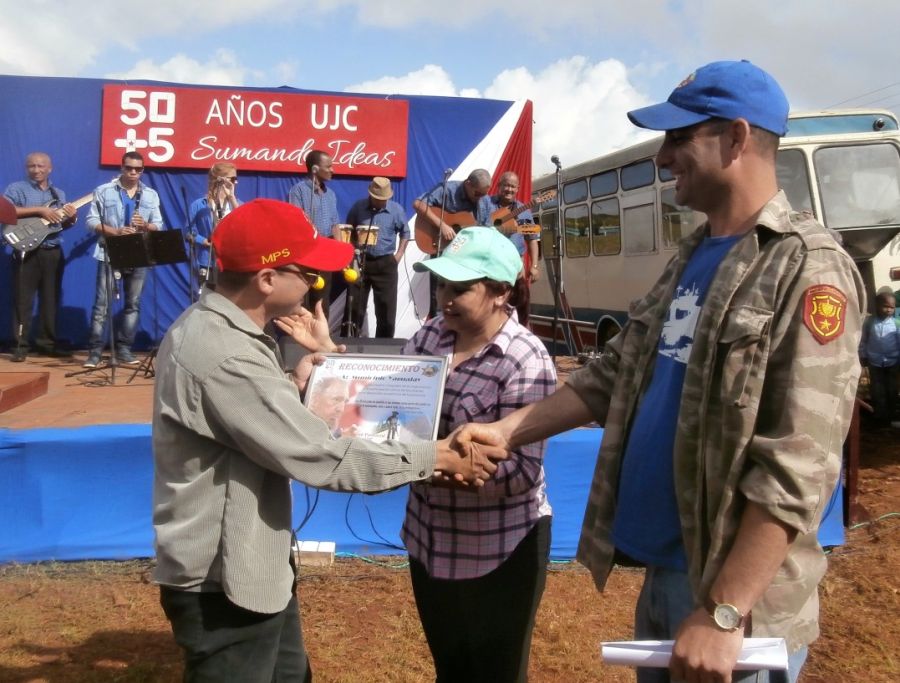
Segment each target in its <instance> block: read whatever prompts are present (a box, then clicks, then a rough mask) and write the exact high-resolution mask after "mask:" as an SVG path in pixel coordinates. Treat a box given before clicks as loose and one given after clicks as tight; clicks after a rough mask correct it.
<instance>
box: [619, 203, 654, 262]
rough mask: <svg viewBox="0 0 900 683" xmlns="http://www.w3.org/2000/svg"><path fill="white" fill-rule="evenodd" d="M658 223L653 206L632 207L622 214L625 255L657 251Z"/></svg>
mask: <svg viewBox="0 0 900 683" xmlns="http://www.w3.org/2000/svg"><path fill="white" fill-rule="evenodd" d="M655 227H656V222H655V221H654V220H653V204H642V205H641V206H630V207H628V208H627V209H625V211H623V212H622V231H623V232H624V234H625V255H626V256H637V255H639V254H652V253H653V252H655V251H656V230H655Z"/></svg>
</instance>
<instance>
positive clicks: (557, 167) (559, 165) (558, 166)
mask: <svg viewBox="0 0 900 683" xmlns="http://www.w3.org/2000/svg"><path fill="white" fill-rule="evenodd" d="M550 161H551V162H553V165H554V166H556V170H557V171H558V170H559V169H560V168H562V164H560V163H559V157H558V156H556V155H555V154H554V155H553V156H552V157H550Z"/></svg>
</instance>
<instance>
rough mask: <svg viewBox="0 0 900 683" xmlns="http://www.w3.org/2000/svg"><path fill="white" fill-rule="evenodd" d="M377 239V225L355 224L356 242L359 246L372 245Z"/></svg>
mask: <svg viewBox="0 0 900 683" xmlns="http://www.w3.org/2000/svg"><path fill="white" fill-rule="evenodd" d="M377 241H378V226H377V225H357V226H356V243H357V244H358V245H359V246H361V247H374V246H375V243H376V242H377Z"/></svg>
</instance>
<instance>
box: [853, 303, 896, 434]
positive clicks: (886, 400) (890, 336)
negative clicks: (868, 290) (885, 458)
mask: <svg viewBox="0 0 900 683" xmlns="http://www.w3.org/2000/svg"><path fill="white" fill-rule="evenodd" d="M859 361H860V363H862V366H863V367H864V368H868V370H869V395H870V397H871V400H872V408H873V409H874V411H875V420H876V421H877V423H878V424H879V425H880V426H883V427H887V426H888V425H890V426H893V427H897V428H900V422H894V421H893V419H894V409H895V407H896V403H897V369H898V363H900V329H897V324H896V323H895V322H894V295H893V293H892V292H890V291H884V292H879V293H878V294H877V295H876V296H875V315H873V316H869V318H868V319H867V320H866V322H865V324H864V325H863V328H862V337H861V338H860V340H859Z"/></svg>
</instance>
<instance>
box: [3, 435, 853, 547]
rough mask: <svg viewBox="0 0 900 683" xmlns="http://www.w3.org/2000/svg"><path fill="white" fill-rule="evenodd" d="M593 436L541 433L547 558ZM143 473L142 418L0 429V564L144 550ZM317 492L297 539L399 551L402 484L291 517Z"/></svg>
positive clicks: (297, 492) (833, 533)
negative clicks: (545, 439)
mask: <svg viewBox="0 0 900 683" xmlns="http://www.w3.org/2000/svg"><path fill="white" fill-rule="evenodd" d="M601 435H602V430H600V429H577V430H573V431H571V432H567V433H565V434H560V435H559V436H556V437H554V438H553V439H551V440H550V443H549V446H548V449H547V454H546V458H545V469H546V473H547V491H548V495H549V498H550V504H551V505H552V506H553V544H552V547H551V555H552V557H553V558H554V559H571V558H572V557H574V555H575V548H576V546H577V543H578V535H579V533H580V530H581V519H582V516H583V514H584V507H585V503H586V501H587V493H588V487H589V485H590V481H591V477H592V475H593V471H594V463H595V462H596V458H597V448H598V446H599V443H600V437H601ZM152 481H153V458H152V453H151V444H150V426H149V425H107V426H94V427H82V428H78V429H34V430H22V431H13V430H0V520H2V523H0V563H3V562H39V561H43V560H85V559H129V558H135V557H150V556H152V555H153V528H152V525H151V507H152V490H151V489H152ZM317 496H318V502H317V504H316V505H315V509H314V510H313V512H312V515H311V517H310V518H309V520H308V521H307V523H306V525H305V526H304V527H303V529H302V530H301V532H300V534H299V536H300V538H301V539H303V540H311V541H335V542H336V543H337V550H338V552H349V553H358V554H368V555H381V554H390V553H396V552H403V550H402V549H401V548H400V539H399V535H398V534H399V530H400V526H401V524H402V521H403V513H404V508H405V504H406V488H405V487H404V488H401V489H398V490H396V491H391V492H389V493H382V494H378V495H362V494H353V495H350V494H344V493H334V492H330V491H321V492H317V491H314V490H307V489H306V487H304V486H302V485H299V484H296V483H295V484H294V524H295V525H298V524H300V522H301V521H302V520H303V519H304V518H305V517H306V515H307V512H308V511H309V509H310V507H311V506H312V504H313V503H314V502H315V501H316V497H317ZM841 500H842V496H841V491H840V489H838V491H836V492H835V496H834V497H833V498H832V503H831V506H830V507H829V510H828V513H827V515H826V519H825V521H824V522H823V524H822V528H821V530H820V533H819V540H820V542H821V543H822V544H823V545H840V544H842V543H843V542H844V530H843V526H842V519H843V508H842V506H841ZM379 536H380V538H379ZM392 546H393V547H392Z"/></svg>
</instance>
